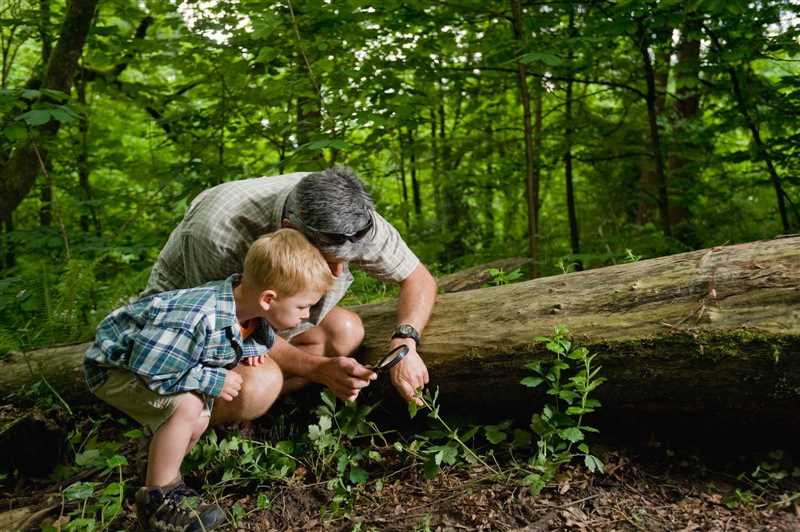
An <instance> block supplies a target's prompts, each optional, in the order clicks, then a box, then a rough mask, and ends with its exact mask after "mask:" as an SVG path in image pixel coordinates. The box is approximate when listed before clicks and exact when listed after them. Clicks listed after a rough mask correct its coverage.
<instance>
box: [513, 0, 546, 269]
mask: <svg viewBox="0 0 800 532" xmlns="http://www.w3.org/2000/svg"><path fill="white" fill-rule="evenodd" d="M511 27H512V30H513V32H514V39H515V40H516V41H517V46H518V48H517V50H518V52H517V53H518V54H519V55H522V53H523V51H524V50H525V45H526V43H525V41H526V39H525V32H524V25H523V18H522V6H521V5H520V0H511ZM527 77H528V74H527V67H526V66H525V63H524V62H523V61H522V60H520V59H519V58H518V60H517V84H518V86H519V99H520V103H521V104H522V109H523V111H522V113H523V118H522V124H523V126H522V127H523V132H524V138H525V197H526V203H527V207H528V254H529V255H530V257H531V259H532V261H533V262H532V263H531V264H532V266H531V275H532V276H533V277H538V276H539V180H538V179H537V175H536V162H535V157H536V154H535V153H534V139H533V126H532V124H531V97H530V91H529V88H528V79H527ZM537 97H539V96H537ZM537 116H540V115H537Z"/></svg>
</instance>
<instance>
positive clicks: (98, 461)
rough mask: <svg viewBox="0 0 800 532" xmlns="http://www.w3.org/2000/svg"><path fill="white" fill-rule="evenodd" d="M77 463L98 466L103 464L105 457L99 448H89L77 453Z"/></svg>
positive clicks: (83, 465) (82, 465)
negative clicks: (103, 457)
mask: <svg viewBox="0 0 800 532" xmlns="http://www.w3.org/2000/svg"><path fill="white" fill-rule="evenodd" d="M75 464H76V465H79V466H81V467H85V466H98V465H102V464H103V459H102V457H101V456H100V451H99V450H98V449H88V450H86V451H84V452H82V453H78V454H76V455H75Z"/></svg>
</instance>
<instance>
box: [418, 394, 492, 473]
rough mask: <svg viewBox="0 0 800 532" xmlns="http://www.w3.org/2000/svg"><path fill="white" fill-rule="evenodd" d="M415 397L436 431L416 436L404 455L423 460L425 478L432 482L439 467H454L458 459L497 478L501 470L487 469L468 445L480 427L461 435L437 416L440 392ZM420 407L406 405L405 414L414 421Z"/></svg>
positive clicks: (489, 466) (490, 467)
mask: <svg viewBox="0 0 800 532" xmlns="http://www.w3.org/2000/svg"><path fill="white" fill-rule="evenodd" d="M417 397H418V398H419V399H420V400H421V401H422V408H424V409H426V410H427V411H428V417H429V418H431V419H433V420H434V421H435V422H436V424H437V425H438V427H439V429H438V430H436V429H434V430H429V431H427V432H425V433H423V434H418V435H417V436H416V438H415V439H414V441H412V442H411V444H410V445H409V446H408V447H407V449H406V450H407V451H408V452H410V453H412V454H416V455H418V456H421V457H423V459H424V462H423V471H424V473H425V476H426V477H427V478H433V477H435V476H436V475H437V473H438V472H439V468H440V467H441V465H442V464H447V465H454V464H456V463H457V462H458V461H459V459H461V460H463V461H464V462H466V463H470V464H481V465H482V466H483V467H485V468H486V469H487V470H489V471H491V472H492V473H493V474H496V475H499V474H500V473H501V472H500V469H499V468H498V467H496V466H493V465H490V464H489V463H488V462H486V460H484V459H483V458H482V457H481V456H480V455H479V454H478V453H477V452H476V451H475V450H474V449H472V447H470V446H469V445H467V443H466V442H467V441H469V440H471V439H473V438H474V437H475V435H476V434H477V432H478V431H479V430H480V426H473V427H470V428H468V429H467V430H466V431H465V432H464V433H463V434H460V433H459V429H458V428H452V427H451V426H450V425H449V424H448V423H447V421H445V420H444V418H442V416H441V415H440V413H439V408H440V405H439V389H438V388H437V389H436V390H435V391H434V392H433V394H431V393H430V391H429V390H425V391H424V392H423V391H422V390H417ZM418 409H419V407H418V406H417V404H416V403H415V402H414V401H409V403H408V413H409V415H410V416H411V417H412V418H413V417H415V416H416V415H417V412H418Z"/></svg>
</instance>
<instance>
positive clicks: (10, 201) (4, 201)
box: [0, 0, 97, 212]
mask: <svg viewBox="0 0 800 532" xmlns="http://www.w3.org/2000/svg"><path fill="white" fill-rule="evenodd" d="M96 6H97V0H82V1H77V0H71V1H69V2H68V3H67V6H66V10H65V11H66V13H65V15H64V22H63V23H62V25H61V32H60V35H59V38H58V42H57V43H56V46H55V48H54V49H53V51H52V52H51V53H50V60H49V61H48V62H47V67H46V68H45V72H44V78H43V80H42V85H41V87H42V88H44V89H53V90H57V91H61V92H63V93H66V94H69V92H70V88H71V87H72V78H73V76H74V74H75V71H76V69H77V67H78V59H79V58H80V56H81V53H82V52H83V46H84V44H85V42H86V36H87V35H88V33H89V28H90V27H91V24H92V20H93V18H94V11H95V8H96ZM58 128H59V122H58V121H56V120H51V121H50V122H48V123H47V124H45V125H44V126H42V127H41V128H39V130H38V131H39V135H40V139H41V140H47V139H50V138H53V137H55V135H56V134H57V133H58ZM38 147H39V151H40V152H41V154H42V159H45V160H46V159H47V157H46V155H45V153H44V151H43V150H44V146H43V142H39V143H38ZM0 160H4V161H5V163H4V164H3V166H2V168H0V212H13V211H14V210H15V209H16V208H17V205H19V204H20V202H21V201H22V200H23V199H24V198H25V196H27V195H28V193H29V192H30V190H31V188H32V187H33V185H34V182H35V180H36V176H37V175H38V174H39V169H40V168H39V161H38V158H37V156H36V153H35V151H34V147H33V145H31V144H30V143H27V144H23V145H21V146H18V147H16V149H15V150H14V151H13V153H11V154H10V157H8V159H6V158H5V157H2V156H0Z"/></svg>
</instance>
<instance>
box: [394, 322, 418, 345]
mask: <svg viewBox="0 0 800 532" xmlns="http://www.w3.org/2000/svg"><path fill="white" fill-rule="evenodd" d="M392 338H411V339H412V340H414V342H415V343H416V344H417V346H419V345H420V344H421V343H422V339H421V338H420V335H419V331H417V329H416V328H414V326H413V325H409V324H407V323H401V324H400V325H398V326H397V327H396V328H395V330H394V332H393V333H392Z"/></svg>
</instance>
